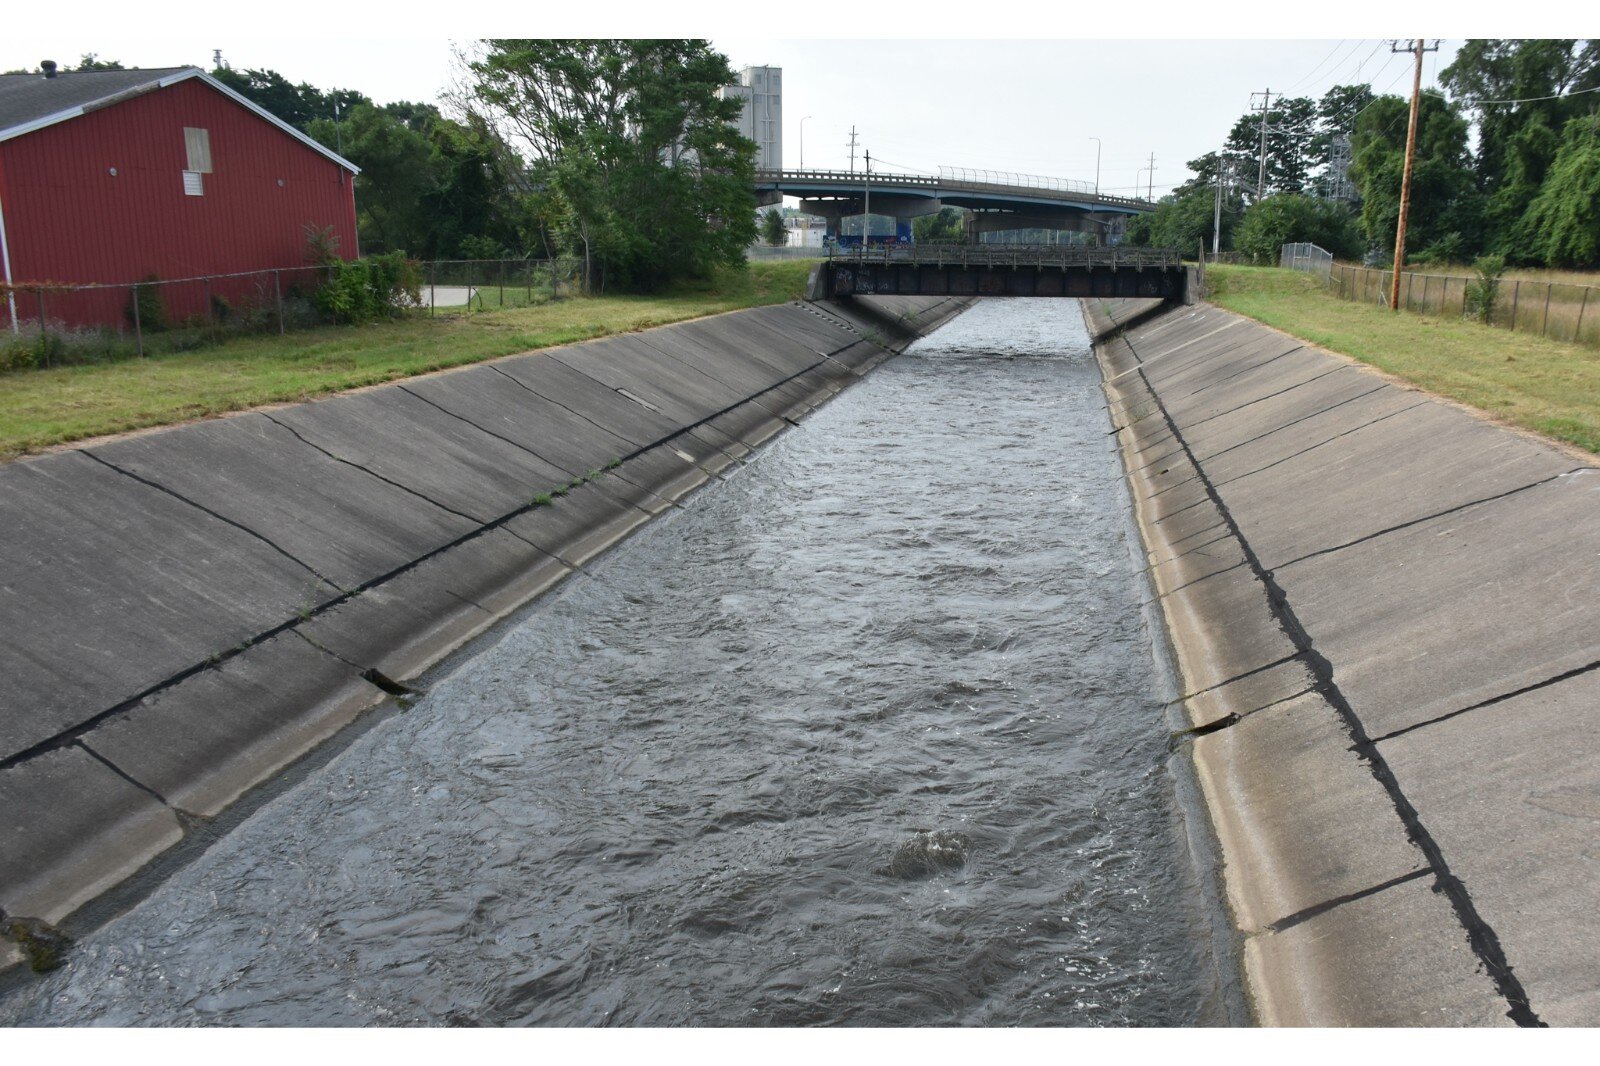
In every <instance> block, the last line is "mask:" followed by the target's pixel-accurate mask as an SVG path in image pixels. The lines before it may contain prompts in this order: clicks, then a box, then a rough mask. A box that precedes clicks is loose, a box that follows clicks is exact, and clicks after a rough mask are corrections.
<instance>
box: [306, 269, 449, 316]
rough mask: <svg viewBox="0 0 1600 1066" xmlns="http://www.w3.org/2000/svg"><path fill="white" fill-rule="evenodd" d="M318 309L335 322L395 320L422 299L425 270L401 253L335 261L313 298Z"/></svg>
mask: <svg viewBox="0 0 1600 1066" xmlns="http://www.w3.org/2000/svg"><path fill="white" fill-rule="evenodd" d="M312 299H313V301H314V302H315V304H316V306H317V309H318V310H319V311H321V312H322V313H323V314H325V315H327V316H328V317H330V318H332V319H333V320H334V321H336V322H344V323H351V324H356V323H362V322H373V321H376V320H378V319H380V318H392V317H394V316H396V315H398V314H400V313H401V311H402V310H404V309H405V308H406V307H409V306H413V305H415V304H417V303H419V302H420V301H421V299H422V267H421V264H419V263H417V262H416V261H415V260H412V259H407V258H406V257H405V256H404V255H402V254H400V253H399V252H391V253H389V254H387V255H372V256H368V257H366V258H365V259H348V260H346V259H335V260H334V261H332V262H331V263H329V264H328V280H327V282H325V283H324V284H323V286H322V287H321V288H320V289H318V290H317V292H316V294H315V296H313V297H312Z"/></svg>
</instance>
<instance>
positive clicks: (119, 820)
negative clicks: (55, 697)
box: [0, 747, 183, 925]
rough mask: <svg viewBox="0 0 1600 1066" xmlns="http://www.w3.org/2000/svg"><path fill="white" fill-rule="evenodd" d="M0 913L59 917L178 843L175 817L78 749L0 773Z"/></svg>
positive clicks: (53, 921)
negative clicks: (2, 910) (0, 910)
mask: <svg viewBox="0 0 1600 1066" xmlns="http://www.w3.org/2000/svg"><path fill="white" fill-rule="evenodd" d="M0 829H3V830H4V831H3V832H0V909H4V910H5V912H6V913H7V914H14V915H19V916H22V917H27V918H38V919H40V920H42V921H46V922H49V923H51V924H52V925H55V924H59V923H60V921H61V919H63V918H65V917H66V916H67V915H69V914H71V913H72V912H73V911H75V910H77V909H78V908H79V907H80V906H82V905H83V904H84V903H87V902H88V901H89V900H91V899H93V898H94V897H95V896H97V895H99V894H100V893H102V892H104V891H105V890H106V889H108V888H110V887H111V886H112V885H115V884H117V883H118V882H120V881H122V880H124V879H125V878H127V877H129V876H130V875H132V874H133V873H134V872H135V871H137V870H138V869H139V868H140V867H141V866H143V865H144V864H145V863H147V862H149V861H150V860H151V859H153V858H155V857H156V856H157V855H159V854H160V853H161V852H163V851H165V850H166V849H167V848H170V847H171V846H172V845H174V844H176V843H177V842H178V841H179V840H181V839H182V837H183V830H182V829H181V828H180V827H179V825H178V818H177V815H175V814H173V813H172V811H171V810H169V809H168V808H167V807H165V806H164V805H162V804H161V803H160V802H159V801H158V800H156V799H155V797H153V796H151V795H150V794H149V793H148V792H145V791H143V790H142V789H140V788H138V787H136V786H134V785H132V784H130V783H128V782H127V781H126V780H124V779H123V778H122V777H119V776H118V775H117V774H116V773H115V772H113V771H112V770H111V769H110V768H108V767H107V766H106V765H105V764H104V763H102V762H100V761H99V760H98V759H96V758H94V757H93V756H91V755H90V754H89V753H88V752H86V751H84V750H83V749H82V748H80V747H69V748H60V749H58V750H56V751H52V752H47V753H46V754H43V755H40V756H39V757H37V758H35V759H30V760H29V761H28V762H26V763H22V764H20V765H17V766H13V767H11V768H9V769H6V770H0Z"/></svg>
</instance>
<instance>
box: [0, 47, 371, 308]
mask: <svg viewBox="0 0 1600 1066" xmlns="http://www.w3.org/2000/svg"><path fill="white" fill-rule="evenodd" d="M357 169H358V168H356V167H355V166H354V165H353V164H351V163H350V162H349V161H348V160H346V159H343V158H342V157H340V156H339V155H337V154H335V153H334V152H331V151H329V150H328V149H326V148H324V147H323V146H322V145H320V144H318V143H317V142H316V141H314V140H312V139H311V138H309V137H307V136H305V135H304V134H302V133H301V132H300V131H298V130H296V129H295V128H294V127H292V126H290V125H288V124H287V123H285V122H283V121H281V120H279V119H278V118H277V117H275V116H274V115H272V114H270V113H268V112H267V111H264V110H262V109H261V108H260V107H257V106H256V105H255V104H253V103H251V102H250V101H249V100H247V99H245V98H244V97H242V96H240V95H239V94H238V93H236V92H234V91H233V90H231V89H229V88H228V87H227V86H225V85H223V84H222V83H220V82H218V81H216V80H215V79H213V78H212V77H210V76H209V75H207V74H205V73H204V72H203V71H201V70H200V69H199V68H196V67H179V68H171V69H161V70H118V71H81V72H79V71H68V72H62V73H59V74H57V73H51V74H49V75H45V74H31V75H24V74H10V75H4V76H0V269H3V278H4V280H5V281H6V282H7V283H10V284H23V283H28V282H59V283H85V282H98V283H127V282H134V281H142V280H145V279H148V278H150V277H152V276H154V277H159V278H162V279H177V278H194V277H200V276H203V275H219V274H236V273H242V272H246V271H260V270H270V269H277V268H303V267H304V266H305V264H306V234H305V227H306V226H308V225H310V226H316V227H318V228H319V229H327V228H330V227H331V229H332V232H333V235H334V236H335V237H336V238H337V239H338V242H339V253H340V254H341V255H343V256H345V257H346V258H353V257H354V256H355V255H356V254H357V253H358V247H357V237H356V208H355V192H354V187H353V181H352V179H353V177H354V175H355V174H356V173H357ZM260 286H261V281H260V279H259V278H257V279H253V280H251V281H249V282H248V283H246V282H245V280H244V279H239V280H238V282H237V283H236V284H233V285H232V286H231V288H230V283H228V282H216V283H213V284H212V287H209V288H207V289H206V290H201V289H200V288H199V287H198V286H168V287H163V291H164V292H168V293H172V294H173V295H174V296H175V297H176V298H177V299H179V300H180V301H187V302H191V303H198V304H199V305H200V306H198V307H195V308H189V307H185V306H173V307H169V308H168V310H169V313H171V314H173V315H176V316H179V317H181V316H184V315H187V314H203V313H205V311H206V306H205V305H206V303H207V299H206V297H207V296H208V295H211V294H212V293H215V295H218V296H221V297H223V298H225V299H229V300H235V301H237V300H248V299H250V298H251V297H252V291H251V290H252V289H253V290H254V295H255V296H256V297H257V298H259V296H260V292H261V289H260ZM202 292H204V294H203V295H196V294H198V293H202ZM93 295H94V294H79V295H77V296H74V297H72V298H71V299H67V298H65V297H52V298H51V300H52V302H51V307H50V309H49V310H48V312H47V314H48V317H49V318H50V319H51V320H52V321H54V320H58V319H59V320H63V321H65V322H66V323H67V324H69V325H86V324H102V325H124V324H126V323H125V318H126V314H127V311H128V303H129V299H128V291H127V290H126V289H122V290H117V291H115V293H113V292H112V291H110V290H108V291H107V292H105V293H104V294H102V298H99V299H93V298H86V297H91V296H93ZM29 299H30V298H25V297H24V296H22V295H17V296H13V297H10V298H9V299H8V300H6V301H0V324H7V323H8V320H9V322H17V321H21V322H27V321H29V320H31V319H32V318H34V317H36V314H37V312H36V311H35V310H34V309H33V308H32V307H30V306H28V304H29Z"/></svg>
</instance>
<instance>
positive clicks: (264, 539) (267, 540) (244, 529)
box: [77, 448, 345, 592]
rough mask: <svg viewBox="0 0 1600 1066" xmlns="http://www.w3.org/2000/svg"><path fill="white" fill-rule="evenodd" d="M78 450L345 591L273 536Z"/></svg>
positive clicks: (91, 453)
mask: <svg viewBox="0 0 1600 1066" xmlns="http://www.w3.org/2000/svg"><path fill="white" fill-rule="evenodd" d="M77 451H78V454H79V455H86V456H88V457H89V458H90V459H93V460H94V461H95V462H97V463H99V464H100V465H101V466H104V467H108V468H110V469H112V470H115V471H116V472H117V473H119V474H121V475H122V476H123V477H127V478H131V479H133V480H134V481H137V482H138V483H139V484H141V485H145V486H147V487H149V488H152V489H155V490H156V491H157V492H164V493H166V494H167V495H168V496H171V497H172V498H173V499H175V500H179V501H181V502H183V503H186V504H188V505H189V506H190V507H193V508H194V509H195V510H197V511H200V512H202V513H204V514H207V515H210V516H211V517H212V518H215V519H216V520H217V521H219V522H222V523H224V524H225V525H229V526H232V527H233V528H234V529H237V530H239V531H240V532H241V533H244V534H247V535H248V536H251V537H254V538H255V539H256V540H259V541H260V542H261V543H263V544H265V545H266V546H267V547H269V548H271V549H272V550H273V551H275V552H277V553H278V554H279V555H281V556H283V557H284V558H285V559H287V560H289V561H290V562H291V563H294V564H295V565H296V566H299V567H302V568H304V569H305V571H306V572H307V573H309V574H311V575H312V576H313V577H315V578H316V579H317V580H318V581H322V582H325V583H326V584H327V585H328V586H329V587H330V588H332V589H334V590H336V591H339V592H344V591H345V588H344V586H342V585H340V584H339V583H338V582H337V581H334V580H333V579H332V578H330V577H328V576H326V575H325V574H323V573H321V572H320V571H319V570H317V568H316V567H314V566H312V565H311V564H310V563H308V562H305V561H304V560H302V559H299V558H296V557H295V556H294V555H293V554H292V553H290V552H289V551H288V550H287V549H285V548H284V547H283V546H282V545H280V544H278V543H277V542H276V541H274V540H273V539H272V538H271V537H268V536H266V535H265V534H263V533H257V532H256V531H255V530H253V529H251V528H250V527H249V526H247V525H245V524H244V523H243V522H236V521H234V520H233V519H231V518H229V517H228V516H227V515H224V514H219V513H217V512H216V511H213V510H212V509H211V508H209V507H207V506H206V505H205V504H203V503H199V502H197V501H195V500H191V499H190V498H189V497H187V496H185V495H184V494H183V493H181V492H178V491H177V490H176V489H169V488H168V487H167V486H165V485H163V484H161V483H160V482H159V481H154V480H152V479H150V478H147V477H142V476H141V475H139V474H135V473H134V472H133V471H131V470H124V469H123V468H122V467H120V466H118V465H117V464H116V463H113V462H111V461H110V460H109V459H103V458H101V457H100V456H98V455H96V454H95V453H94V452H92V451H88V450H86V449H83V448H80V449H77Z"/></svg>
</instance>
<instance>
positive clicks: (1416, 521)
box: [1273, 466, 1594, 571]
mask: <svg viewBox="0 0 1600 1066" xmlns="http://www.w3.org/2000/svg"><path fill="white" fill-rule="evenodd" d="M1593 469H1594V467H1588V466H1580V467H1577V468H1576V469H1573V470H1567V471H1565V472H1563V473H1560V474H1551V475H1550V476H1549V477H1546V478H1540V479H1539V480H1538V481H1532V482H1529V483H1528V484H1526V485H1519V486H1517V487H1516V488H1514V489H1507V490H1506V491H1505V492H1497V493H1495V494H1494V495H1493V496H1484V497H1482V498H1480V499H1476V500H1468V501H1467V502H1466V503H1459V504H1456V505H1455V506H1454V507H1446V508H1445V509H1444V510H1442V511H1436V512H1434V513H1433V514H1428V515H1423V516H1422V517H1421V518H1413V519H1410V520H1409V521H1405V522H1401V523H1399V524H1398V525H1393V526H1388V527H1386V528H1384V529H1380V530H1377V531H1375V532H1372V533H1368V534H1366V535H1364V536H1360V537H1357V538H1356V539H1355V540H1347V541H1345V542H1344V543H1343V544H1335V545H1334V546H1333V547H1331V548H1319V549H1318V550H1316V551H1314V552H1310V553H1308V554H1306V555H1302V556H1300V557H1299V558H1296V559H1290V560H1289V561H1288V562H1286V563H1279V564H1278V565H1277V566H1275V567H1273V570H1274V571H1278V570H1282V569H1285V568H1286V567H1290V566H1294V565H1295V564H1296V563H1303V562H1306V561H1307V560H1309V559H1316V558H1318V557H1320V556H1323V555H1331V554H1333V553H1334V552H1337V551H1344V550H1345V549H1346V548H1353V547H1355V546H1356V545H1357V544H1365V543H1366V542H1367V541H1369V540H1376V539H1378V538H1379V537H1383V536H1387V535H1389V534H1390V533H1398V532H1399V531H1400V530H1402V529H1410V528H1411V527H1412V526H1420V525H1422V524H1423V523H1425V522H1432V521H1433V520H1434V519H1436V518H1443V517H1445V516H1446V515H1453V514H1456V513H1457V512H1460V511H1465V510H1467V509H1468V508H1471V507H1477V506H1479V505H1480V504H1485V503H1493V502H1495V501H1496V500H1503V499H1505V498H1506V497H1508V496H1515V495H1517V494H1518V493H1520V492H1527V491H1528V490H1529V489H1536V488H1538V487H1539V486H1540V485H1548V484H1550V482H1552V481H1555V480H1557V479H1559V478H1563V477H1566V476H1567V475H1568V474H1575V473H1577V472H1578V471H1579V470H1593Z"/></svg>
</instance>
